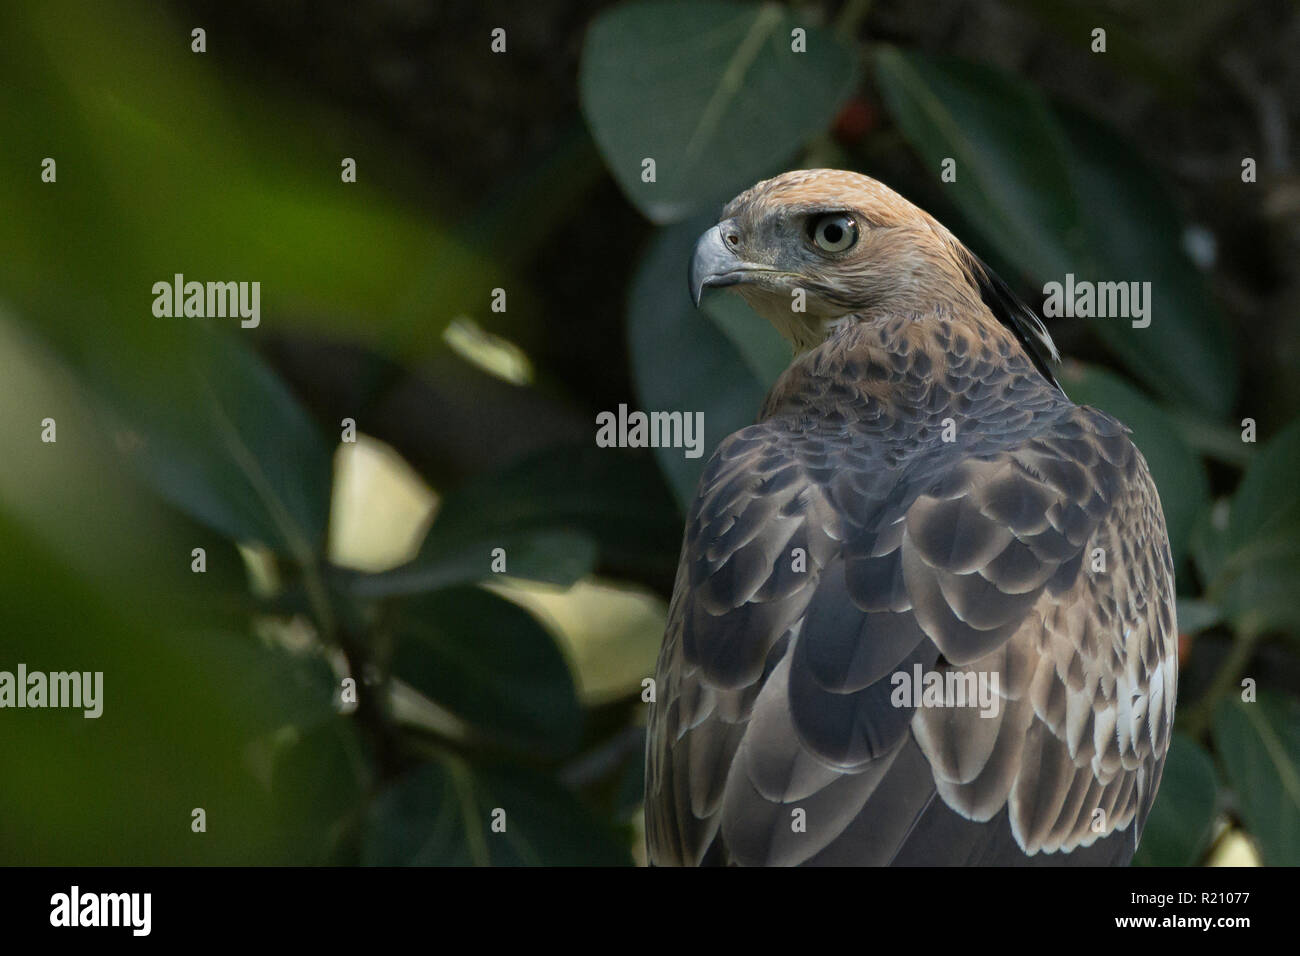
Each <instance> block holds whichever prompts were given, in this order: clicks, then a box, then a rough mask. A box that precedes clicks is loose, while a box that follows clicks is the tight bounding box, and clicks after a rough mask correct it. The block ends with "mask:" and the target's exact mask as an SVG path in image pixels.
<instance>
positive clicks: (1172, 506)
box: [1061, 362, 1210, 566]
mask: <svg viewBox="0 0 1300 956" xmlns="http://www.w3.org/2000/svg"><path fill="white" fill-rule="evenodd" d="M1061 384H1062V385H1063V386H1065V390H1066V392H1068V393H1069V395H1070V398H1072V399H1073V400H1074V401H1075V402H1077V403H1079V404H1081V405H1091V406H1093V407H1094V408H1099V409H1101V410H1102V411H1104V412H1108V413H1109V414H1111V415H1114V416H1115V417H1116V418H1118V419H1119V420H1120V421H1121V422H1123V423H1124V424H1125V425H1127V426H1128V427H1129V428H1130V429H1131V430H1132V432H1133V435H1132V438H1133V443H1134V444H1135V445H1137V447H1138V450H1139V451H1141V452H1142V455H1143V457H1145V458H1146V460H1147V465H1148V466H1150V468H1151V476H1152V477H1153V478H1154V479H1155V483H1156V489H1157V490H1158V491H1159V493H1160V504H1161V507H1162V508H1163V509H1164V513H1165V525H1166V527H1167V529H1168V531H1169V548H1170V550H1171V551H1172V552H1173V556H1174V564H1175V566H1177V565H1178V564H1179V563H1180V562H1181V561H1182V559H1183V555H1185V554H1186V553H1187V549H1188V547H1189V546H1190V544H1191V538H1192V529H1193V527H1194V526H1195V524H1196V520H1197V518H1198V517H1199V516H1200V515H1201V513H1202V512H1203V511H1204V510H1205V508H1206V507H1207V506H1208V502H1209V499H1210V483H1209V479H1208V478H1207V477H1206V474H1205V465H1204V464H1203V463H1202V461H1201V459H1200V458H1199V457H1197V455H1196V454H1195V453H1194V452H1193V451H1192V450H1191V448H1189V447H1188V445H1187V443H1186V442H1185V441H1184V440H1183V438H1182V435H1181V433H1180V432H1179V430H1178V429H1177V428H1175V427H1174V424H1173V422H1172V421H1171V420H1170V418H1169V416H1168V415H1166V414H1165V413H1164V412H1163V411H1161V409H1160V408H1159V407H1157V406H1156V405H1155V404H1153V403H1152V402H1151V401H1150V400H1149V399H1147V398H1146V397H1145V396H1143V395H1142V393H1141V392H1139V391H1137V389H1135V388H1133V387H1132V386H1131V385H1128V384H1127V383H1125V382H1124V381H1122V380H1121V379H1120V378H1118V377H1117V376H1115V375H1113V374H1112V373H1110V372H1107V371H1106V370H1104V369H1101V368H1097V367H1095V366H1086V365H1082V364H1080V363H1078V362H1067V363H1066V364H1065V365H1064V366H1063V367H1062V368H1061Z"/></svg>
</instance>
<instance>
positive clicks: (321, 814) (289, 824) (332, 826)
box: [271, 717, 369, 865]
mask: <svg viewBox="0 0 1300 956" xmlns="http://www.w3.org/2000/svg"><path fill="white" fill-rule="evenodd" d="M272 759H273V764H272V773H271V797H272V800H273V801H274V805H275V809H276V813H277V823H278V824H279V826H280V828H281V829H283V830H284V831H286V832H288V833H292V834H294V835H295V836H296V838H297V840H298V842H299V843H300V844H301V845H303V846H307V847H311V848H312V849H313V850H314V851H315V853H316V857H315V858H314V859H309V860H306V861H304V862H307V863H310V864H313V865H316V864H342V863H352V862H355V861H354V860H350V859H346V858H339V856H338V854H339V852H340V850H341V847H340V846H339V838H340V837H341V836H342V835H343V825H344V824H345V822H346V821H347V819H348V818H349V817H350V816H351V815H352V814H353V813H354V812H355V811H356V810H357V809H358V807H359V806H360V804H361V799H362V787H363V784H365V783H368V782H369V780H368V776H369V771H368V767H367V766H366V764H365V763H364V756H363V753H362V748H361V743H360V741H359V739H358V735H357V730H356V725H355V724H354V723H352V722H351V721H348V720H345V719H342V718H337V717H336V718H335V719H333V720H330V721H329V722H328V723H323V724H319V725H317V726H315V727H312V728H311V729H309V730H307V731H306V732H304V733H299V732H296V730H295V732H293V733H290V734H288V735H286V737H285V739H284V740H283V741H282V742H280V743H279V746H277V747H276V748H275V750H274V753H273V757H272ZM322 781H328V782H329V785H328V786H322V785H321V784H322Z"/></svg>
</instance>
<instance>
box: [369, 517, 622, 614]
mask: <svg viewBox="0 0 1300 956" xmlns="http://www.w3.org/2000/svg"><path fill="white" fill-rule="evenodd" d="M498 548H500V549H502V551H504V552H505V571H504V572H503V573H505V574H508V575H510V576H511V577H516V578H526V579H528V580H530V581H543V582H546V583H548V584H555V585H557V586H559V587H568V586H569V585H571V584H573V582H574V581H577V580H578V579H579V578H583V577H585V576H586V575H588V574H590V573H591V570H592V568H593V567H595V564H596V543H595V542H594V541H593V540H592V539H591V538H590V537H589V536H587V535H585V534H583V533H581V532H577V531H566V530H563V529H559V530H540V531H533V530H518V529H511V530H495V531H494V530H492V529H491V528H488V529H484V530H482V531H479V532H477V533H476V534H474V535H473V536H471V537H469V538H465V539H459V540H456V539H453V540H448V536H447V535H442V534H440V535H437V536H436V537H434V536H433V535H430V537H429V538H427V539H426V541H425V544H424V545H422V546H421V548H420V553H419V555H417V556H416V558H415V560H413V561H411V562H410V563H408V564H404V565H402V566H401V567H400V568H394V569H393V570H391V571H384V572H382V573H380V574H372V575H366V576H364V577H360V578H357V580H356V583H355V585H354V586H353V590H354V593H356V594H357V595H358V596H360V597H387V596H390V595H396V594H420V593H424V592H427V591H437V590H440V589H443V588H450V587H456V586H457V585H461V584H472V583H474V582H475V581H482V580H484V579H485V578H489V577H491V576H492V563H493V559H494V556H493V552H495V551H496V549H498Z"/></svg>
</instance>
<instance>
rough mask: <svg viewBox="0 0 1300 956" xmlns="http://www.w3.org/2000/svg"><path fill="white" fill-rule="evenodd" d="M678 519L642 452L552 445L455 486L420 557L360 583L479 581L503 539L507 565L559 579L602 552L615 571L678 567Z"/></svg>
mask: <svg viewBox="0 0 1300 956" xmlns="http://www.w3.org/2000/svg"><path fill="white" fill-rule="evenodd" d="M592 433H593V435H594V434H595V423H594V422H593V424H592ZM677 525H678V516H677V513H676V511H675V510H674V508H673V505H672V502H671V501H670V500H669V498H668V496H667V494H666V493H665V492H664V489H663V485H662V483H661V482H660V481H659V480H658V478H657V477H656V476H655V475H654V474H653V473H651V472H650V471H649V470H648V469H646V468H645V467H644V466H642V465H641V463H639V462H638V461H637V460H636V457H635V455H631V454H628V453H625V452H623V451H622V450H620V449H608V448H597V447H595V446H594V445H582V446H577V447H561V448H553V449H548V450H546V451H543V452H540V453H539V454H537V455H533V456H530V457H528V458H526V459H524V460H523V461H520V462H518V463H517V464H514V465H511V466H510V467H508V468H506V469H504V470H503V471H500V472H498V473H496V474H493V475H484V476H481V477H478V478H475V479H474V480H472V481H470V482H467V483H466V484H465V485H464V486H462V487H461V488H458V489H456V490H455V491H454V492H452V493H450V494H448V495H447V496H446V498H445V499H444V500H443V503H442V507H441V508H440V509H439V511H438V514H437V517H436V519H435V520H434V523H433V527H432V528H431V529H430V530H429V534H428V536H427V537H426V538H425V539H424V543H423V544H422V545H421V547H420V553H419V554H418V555H417V556H416V558H415V560H414V561H412V562H410V563H409V564H406V565H403V566H402V567H399V568H395V569H393V570H392V571H387V572H384V573H382V574H375V575H369V576H367V577H364V578H359V579H358V580H357V582H356V585H355V590H356V593H358V594H360V595H364V596H381V595H385V594H409V593H414V592H417V591H426V590H433V589H436V588H439V587H449V586H452V585H455V584H466V583H470V582H473V581H479V580H482V579H484V578H488V577H490V576H491V572H490V562H491V553H492V549H493V548H498V547H500V548H505V549H506V569H507V570H506V573H507V574H508V575H510V576H511V577H516V578H526V579H529V580H535V581H544V582H548V583H551V584H558V585H564V586H567V585H570V584H572V583H573V582H574V581H576V580H578V579H579V578H581V577H584V576H585V575H586V574H588V573H589V572H590V571H591V570H592V566H593V564H594V563H595V560H596V558H597V556H599V557H600V558H601V560H602V561H603V562H605V563H607V564H609V565H611V566H612V567H613V569H614V570H616V571H618V570H622V571H624V572H625V573H631V572H651V573H655V572H659V573H662V572H663V569H665V568H667V569H668V572H667V573H669V574H671V570H672V568H673V567H675V566H676V559H677V549H678V547H679V546H680V544H681V541H680V532H679V529H678V527H677Z"/></svg>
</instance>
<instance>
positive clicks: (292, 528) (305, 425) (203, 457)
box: [112, 333, 332, 560]
mask: <svg viewBox="0 0 1300 956" xmlns="http://www.w3.org/2000/svg"><path fill="white" fill-rule="evenodd" d="M186 358H187V360H188V363H189V365H188V368H186V369H184V372H185V373H186V374H179V373H178V374H176V375H174V376H172V384H173V385H174V389H173V390H172V391H171V393H170V394H168V395H167V396H166V397H165V399H163V398H162V397H161V396H158V395H156V394H153V393H151V392H149V393H146V392H144V391H140V390H131V391H127V390H126V389H125V388H124V389H122V390H119V391H117V392H115V393H114V394H113V395H112V398H113V399H114V405H115V406H116V411H117V412H118V414H120V416H121V421H122V425H123V427H124V428H125V429H127V430H128V431H129V432H131V433H133V435H134V438H133V439H132V440H131V441H129V442H128V443H127V447H128V449H129V454H130V457H131V459H132V461H133V462H134V463H135V464H136V465H137V466H138V468H139V469H140V471H141V474H142V475H143V476H144V478H145V480H146V481H148V482H149V483H150V484H151V485H152V486H153V487H154V488H155V489H156V490H157V491H158V493H159V494H161V495H162V496H163V497H164V498H166V499H167V500H168V501H170V502H172V504H174V505H176V506H177V507H178V508H180V509H181V510H182V511H184V512H186V513H187V514H190V515H192V516H193V517H194V518H196V519H198V520H199V521H202V522H203V523H205V524H207V525H209V526H211V527H212V528H215V529H216V530H218V531H220V532H222V533H223V534H226V535H229V536H230V537H231V538H234V539H236V540H238V541H256V542H260V543H262V544H265V545H266V546H267V547H269V548H272V549H274V550H277V551H280V552H287V553H291V554H293V555H294V556H295V557H296V558H298V559H299V560H306V559H308V558H310V557H311V556H312V555H315V554H316V553H318V552H319V551H320V549H321V548H322V547H323V546H324V540H325V527H326V523H327V521H328V519H329V503H330V480H331V474H332V461H331V457H330V450H329V448H328V447H327V446H326V444H325V441H324V439H323V438H322V437H321V435H320V434H319V432H318V431H317V429H316V426H315V424H314V423H313V422H312V421H311V419H310V418H309V417H308V416H307V413H306V412H305V411H303V409H302V407H301V406H300V405H299V404H298V402H297V400H296V399H295V398H294V396H293V395H292V394H291V393H290V392H289V390H288V389H287V388H286V387H285V386H284V385H283V383H281V382H280V380H279V379H278V378H277V377H276V376H275V375H274V373H272V372H271V371H270V369H268V368H267V367H266V366H265V365H264V364H263V363H262V361H261V360H260V359H259V358H257V357H256V356H255V355H253V354H252V353H251V352H249V351H247V350H246V349H245V348H243V347H242V346H240V345H237V344H236V343H235V342H234V341H232V340H231V339H230V338H229V337H227V336H223V335H215V334H204V333H197V334H196V335H195V336H194V338H193V340H192V342H191V343H190V348H189V349H188V350H187V356H186ZM137 439H138V440H137Z"/></svg>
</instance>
